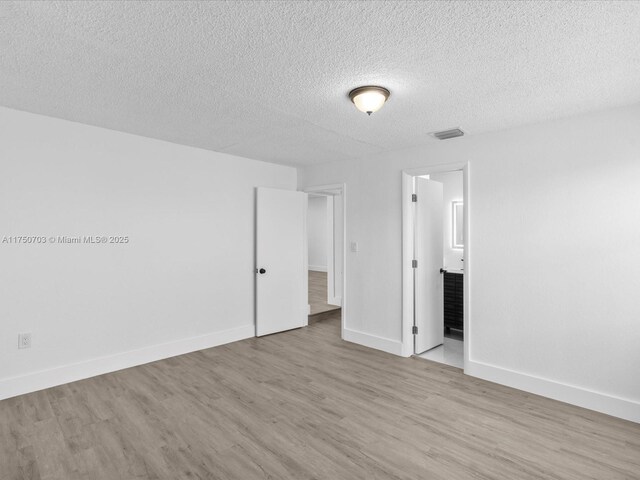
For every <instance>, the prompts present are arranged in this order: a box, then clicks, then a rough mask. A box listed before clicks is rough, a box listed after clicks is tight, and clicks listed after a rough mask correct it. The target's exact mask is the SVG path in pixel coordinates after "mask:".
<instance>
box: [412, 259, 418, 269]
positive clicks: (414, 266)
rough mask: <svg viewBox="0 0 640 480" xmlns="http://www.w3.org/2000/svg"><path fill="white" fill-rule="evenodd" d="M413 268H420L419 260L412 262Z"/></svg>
mask: <svg viewBox="0 0 640 480" xmlns="http://www.w3.org/2000/svg"><path fill="white" fill-rule="evenodd" d="M411 268H418V260H411Z"/></svg>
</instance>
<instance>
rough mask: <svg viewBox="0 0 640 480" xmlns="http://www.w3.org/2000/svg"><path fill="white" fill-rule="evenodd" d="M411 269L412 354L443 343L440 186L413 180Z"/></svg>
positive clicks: (442, 201)
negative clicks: (412, 259)
mask: <svg viewBox="0 0 640 480" xmlns="http://www.w3.org/2000/svg"><path fill="white" fill-rule="evenodd" d="M415 180H416V194H417V195H418V199H417V202H416V203H415V212H416V216H415V227H416V228H415V235H416V236H415V259H416V260H417V262H418V264H417V267H416V268H415V269H414V288H415V292H414V297H415V324H416V326H417V327H418V332H417V334H416V335H415V336H414V337H415V343H414V346H415V353H422V352H425V351H427V350H430V349H432V348H434V347H437V346H438V345H441V344H442V342H443V340H444V298H443V275H442V274H441V273H440V269H441V268H442V262H443V257H444V254H443V236H444V232H443V228H444V227H443V223H442V215H443V203H444V197H443V193H442V183H438V182H435V181H433V180H427V179H426V178H420V177H416V179H415Z"/></svg>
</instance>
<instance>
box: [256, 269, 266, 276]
mask: <svg viewBox="0 0 640 480" xmlns="http://www.w3.org/2000/svg"><path fill="white" fill-rule="evenodd" d="M258 273H259V274H260V275H263V274H265V273H267V271H266V270H265V269H264V268H261V269H260V270H258Z"/></svg>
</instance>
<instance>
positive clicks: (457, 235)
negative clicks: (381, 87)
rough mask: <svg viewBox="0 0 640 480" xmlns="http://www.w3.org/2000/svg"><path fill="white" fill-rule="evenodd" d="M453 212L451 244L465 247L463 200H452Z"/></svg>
mask: <svg viewBox="0 0 640 480" xmlns="http://www.w3.org/2000/svg"><path fill="white" fill-rule="evenodd" d="M451 214H452V222H451V225H452V226H453V228H452V232H451V246H452V247H453V248H464V204H463V203H462V202H451Z"/></svg>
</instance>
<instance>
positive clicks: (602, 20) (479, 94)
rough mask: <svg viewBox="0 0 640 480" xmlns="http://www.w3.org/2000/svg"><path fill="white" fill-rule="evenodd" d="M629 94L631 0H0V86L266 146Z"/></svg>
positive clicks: (141, 129) (367, 147)
mask: <svg viewBox="0 0 640 480" xmlns="http://www.w3.org/2000/svg"><path fill="white" fill-rule="evenodd" d="M370 83H373V84H380V85H383V86H385V87H387V88H389V89H390V90H391V98H390V100H389V102H388V103H387V105H386V106H385V107H384V108H383V109H382V110H381V111H380V112H378V113H377V114H374V115H372V116H371V117H367V116H366V115H365V114H363V113H360V112H358V111H357V110H356V109H355V108H354V107H353V106H352V105H351V104H350V103H349V100H348V98H347V93H348V92H349V90H350V89H351V88H353V87H355V86H359V85H362V84H370ZM635 102H640V3H638V2H620V3H616V2H602V3H600V2H575V3H574V2H546V1H545V2H542V1H536V2H520V1H518V2H505V3H502V2H391V1H385V2H312V1H308V2H301V1H287V2H276V1H270V2H240V1H238V2H158V1H156V2H119V1H118V2H59V1H50V2H33V3H32V2H15V3H14V2H3V3H0V104H2V105H5V106H8V107H13V108H17V109H21V110H26V111H30V112H36V113H41V114H45V115H50V116H54V117H60V118H64V119H68V120H73V121H77V122H82V123H88V124H92V125H99V126H102V127H107V128H111V129H115V130H121V131H125V132H130V133H135V134H139V135H145V136H149V137H154V138H160V139H163V140H169V141H172V142H176V143H182V144H186V145H194V146H198V147H202V148H207V149H210V150H216V151H222V152H228V153H232V154H236V155H241V156H246V157H250V158H255V159H260V160H266V161H270V162H276V163H283V164H291V165H306V164H311V163H319V162H329V161H339V160H344V159H348V158H353V157H359V156H363V155H370V154H373V153H376V152H380V151H383V150H392V149H399V148H405V147H411V146H417V145H420V144H424V143H427V142H434V141H436V140H433V139H431V138H430V137H429V136H428V135H427V134H428V132H432V131H434V130H442V129H446V128H449V127H455V126H461V127H462V128H463V129H464V130H465V131H467V132H468V133H469V134H475V133H479V132H484V131H490V130H497V129H502V128H507V127H511V126H515V125H520V124H525V123H531V122H537V121H541V120H545V119H549V118H555V117H561V116H566V115H571V114H575V113H579V112H583V111H589V110H596V109H600V108H606V107H611V106H618V105H624V104H630V103H635Z"/></svg>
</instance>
